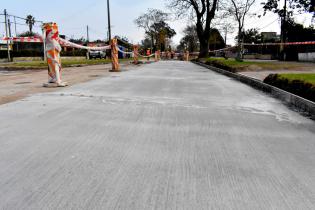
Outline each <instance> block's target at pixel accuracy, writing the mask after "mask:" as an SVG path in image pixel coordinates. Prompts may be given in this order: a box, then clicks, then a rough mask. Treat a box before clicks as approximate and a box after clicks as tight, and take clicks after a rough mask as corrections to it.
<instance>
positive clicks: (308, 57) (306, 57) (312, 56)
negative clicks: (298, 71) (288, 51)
mask: <svg viewBox="0 0 315 210" xmlns="http://www.w3.org/2000/svg"><path fill="white" fill-rule="evenodd" d="M299 61H311V62H315V52H311V53H299Z"/></svg>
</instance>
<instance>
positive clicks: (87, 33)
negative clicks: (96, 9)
mask: <svg viewBox="0 0 315 210" xmlns="http://www.w3.org/2000/svg"><path fill="white" fill-rule="evenodd" d="M86 41H87V43H89V41H90V37H89V26H86Z"/></svg>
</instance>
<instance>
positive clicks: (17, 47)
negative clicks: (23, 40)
mask: <svg viewBox="0 0 315 210" xmlns="http://www.w3.org/2000/svg"><path fill="white" fill-rule="evenodd" d="M14 31H15V33H14V34H15V37H17V36H18V35H17V30H16V18H15V16H14ZM16 50H17V51H19V43H18V42H17V43H16Z"/></svg>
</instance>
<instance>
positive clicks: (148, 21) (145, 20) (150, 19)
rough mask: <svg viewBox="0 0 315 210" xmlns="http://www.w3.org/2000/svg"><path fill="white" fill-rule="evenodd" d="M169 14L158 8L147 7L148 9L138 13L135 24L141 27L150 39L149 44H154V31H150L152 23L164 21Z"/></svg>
mask: <svg viewBox="0 0 315 210" xmlns="http://www.w3.org/2000/svg"><path fill="white" fill-rule="evenodd" d="M168 16H169V14H168V13H166V12H163V11H162V10H158V9H148V11H147V12H146V13H144V14H142V15H140V16H139V17H138V18H137V19H136V20H134V22H135V24H136V25H137V26H138V27H139V28H143V29H144V31H145V33H146V34H147V35H148V36H149V37H150V39H151V46H152V47H153V46H154V36H155V34H154V31H152V25H153V24H156V23H160V22H165V21H167V20H168Z"/></svg>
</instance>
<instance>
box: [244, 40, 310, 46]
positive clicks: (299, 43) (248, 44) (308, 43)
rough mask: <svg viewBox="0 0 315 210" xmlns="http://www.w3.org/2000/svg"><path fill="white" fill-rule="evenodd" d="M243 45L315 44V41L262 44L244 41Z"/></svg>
mask: <svg viewBox="0 0 315 210" xmlns="http://www.w3.org/2000/svg"><path fill="white" fill-rule="evenodd" d="M242 45H243V46H267V45H315V41H308V42H285V43H261V44H251V43H244V44H242Z"/></svg>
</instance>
